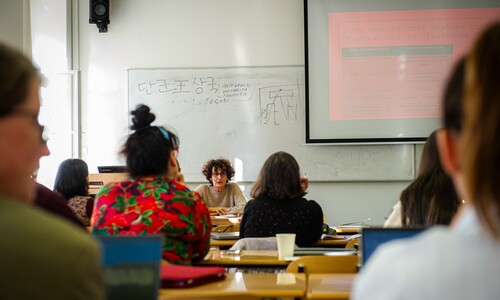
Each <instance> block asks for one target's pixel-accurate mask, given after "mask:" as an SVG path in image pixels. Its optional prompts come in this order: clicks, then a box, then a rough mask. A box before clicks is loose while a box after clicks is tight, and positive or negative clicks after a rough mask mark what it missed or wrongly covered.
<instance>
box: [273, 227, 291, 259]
mask: <svg viewBox="0 0 500 300" xmlns="http://www.w3.org/2000/svg"><path fill="white" fill-rule="evenodd" d="M276 241H277V243H278V259H280V260H283V259H285V257H291V256H293V249H294V248H295V233H278V234H276Z"/></svg>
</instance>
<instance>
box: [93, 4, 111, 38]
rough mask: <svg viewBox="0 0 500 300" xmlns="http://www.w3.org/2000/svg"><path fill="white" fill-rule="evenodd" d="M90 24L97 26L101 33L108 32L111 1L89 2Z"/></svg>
mask: <svg viewBox="0 0 500 300" xmlns="http://www.w3.org/2000/svg"><path fill="white" fill-rule="evenodd" d="M89 23H90V24H96V25H97V28H98V29H99V32H107V31H108V24H109V0H89Z"/></svg>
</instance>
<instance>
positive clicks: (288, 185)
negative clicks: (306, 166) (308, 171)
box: [250, 151, 306, 200]
mask: <svg viewBox="0 0 500 300" xmlns="http://www.w3.org/2000/svg"><path fill="white" fill-rule="evenodd" d="M305 194H306V192H304V191H303V190H302V185H301V184H300V169H299V164H298V163H297V161H296V160H295V158H294V157H293V156H292V155H290V154H288V153H286V152H283V151H280V152H276V153H274V154H272V155H271V156H269V158H268V159H267V160H266V161H265V162H264V165H263V166H262V169H261V170H260V173H259V177H257V180H256V181H255V183H254V185H253V187H252V190H251V191H250V196H252V198H259V197H261V196H263V197H269V198H271V199H276V200H284V199H296V198H299V197H302V196H304V195H305Z"/></svg>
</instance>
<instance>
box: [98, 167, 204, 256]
mask: <svg viewBox="0 0 500 300" xmlns="http://www.w3.org/2000/svg"><path fill="white" fill-rule="evenodd" d="M91 227H92V234H96V235H146V234H161V235H163V237H164V242H163V259H164V260H166V261H167V262H169V263H172V264H191V263H192V260H193V259H203V257H204V256H205V255H206V254H207V252H208V249H209V243H210V230H211V228H212V224H211V222H210V214H209V212H208V209H207V207H206V205H205V203H204V202H203V201H202V200H201V199H200V196H199V195H198V193H195V192H192V191H191V190H189V188H187V187H186V186H185V185H183V184H181V183H179V182H176V181H174V180H168V179H166V178H165V177H161V176H156V177H155V176H148V177H137V178H133V179H130V180H127V181H122V182H117V183H110V184H107V185H105V186H104V187H103V188H101V190H99V192H98V193H97V195H96V199H95V206H94V210H93V213H92V218H91Z"/></svg>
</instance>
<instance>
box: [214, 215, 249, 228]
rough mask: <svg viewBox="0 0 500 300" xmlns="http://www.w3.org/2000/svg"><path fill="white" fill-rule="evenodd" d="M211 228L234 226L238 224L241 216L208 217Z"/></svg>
mask: <svg viewBox="0 0 500 300" xmlns="http://www.w3.org/2000/svg"><path fill="white" fill-rule="evenodd" d="M210 221H211V222H212V226H214V225H215V226H221V225H236V224H240V222H241V216H239V217H237V216H210Z"/></svg>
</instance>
